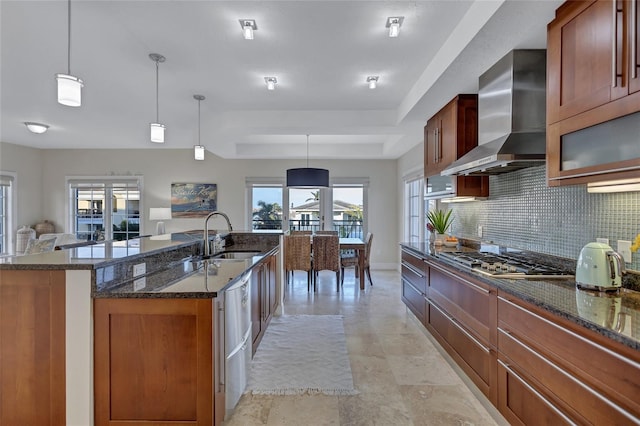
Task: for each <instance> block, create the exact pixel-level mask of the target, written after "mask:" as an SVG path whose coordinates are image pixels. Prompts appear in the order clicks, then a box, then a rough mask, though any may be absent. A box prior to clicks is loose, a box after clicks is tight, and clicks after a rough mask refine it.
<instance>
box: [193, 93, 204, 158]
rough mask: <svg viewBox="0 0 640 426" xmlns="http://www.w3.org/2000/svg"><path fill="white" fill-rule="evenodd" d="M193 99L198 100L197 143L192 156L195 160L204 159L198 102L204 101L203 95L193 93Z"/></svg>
mask: <svg viewBox="0 0 640 426" xmlns="http://www.w3.org/2000/svg"><path fill="white" fill-rule="evenodd" d="M193 99H195V100H197V101H198V145H196V146H194V147H193V158H195V159H196V160H199V161H202V160H204V146H202V145H201V144H200V102H201V101H204V99H205V98H204V96H203V95H193Z"/></svg>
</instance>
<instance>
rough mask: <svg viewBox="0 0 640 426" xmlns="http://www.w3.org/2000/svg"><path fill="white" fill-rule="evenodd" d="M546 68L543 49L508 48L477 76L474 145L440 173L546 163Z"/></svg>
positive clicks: (500, 169) (475, 172)
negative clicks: (476, 116) (476, 133)
mask: <svg viewBox="0 0 640 426" xmlns="http://www.w3.org/2000/svg"><path fill="white" fill-rule="evenodd" d="M546 68H547V60H546V50H544V49H523V50H512V51H511V52H509V53H508V54H507V55H506V56H504V57H503V58H502V59H500V60H499V61H498V62H497V63H496V64H495V65H494V66H492V67H491V68H489V70H487V71H486V72H485V73H484V74H482V75H481V76H480V79H479V90H478V146H477V147H476V148H474V149H472V150H471V151H469V152H468V153H467V154H465V155H463V156H462V157H460V158H459V159H458V160H456V161H455V162H453V163H452V164H451V165H450V166H449V167H447V168H446V169H445V170H444V171H443V172H442V175H444V176H450V175H471V176H476V175H477V176H484V175H496V174H501V173H506V172H510V171H513V170H517V169H522V168H525V167H533V166H540V165H543V164H544V163H545V159H546V155H545V151H546V133H545V132H546Z"/></svg>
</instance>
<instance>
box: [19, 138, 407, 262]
mask: <svg viewBox="0 0 640 426" xmlns="http://www.w3.org/2000/svg"><path fill="white" fill-rule="evenodd" d="M41 157H42V171H43V172H42V175H41V176H42V177H41V182H42V186H41V189H40V190H39V191H38V193H39V194H40V196H35V195H34V196H35V197H36V198H39V199H41V200H42V205H43V206H44V207H43V208H42V213H41V214H39V215H36V217H35V218H36V219H37V220H40V219H43V218H45V219H49V220H52V221H53V222H54V223H55V225H56V230H57V231H62V230H66V229H65V227H66V218H65V211H66V208H67V207H66V196H67V194H66V189H65V177H67V176H106V175H111V174H115V175H127V174H131V175H141V176H143V179H144V188H143V200H141V209H142V210H143V211H145V212H147V211H148V209H149V207H169V206H170V197H171V183H178V182H194V183H216V184H217V185H218V209H219V210H221V211H224V212H225V213H227V214H228V215H229V217H230V218H231V223H232V224H233V225H234V228H235V229H238V230H240V229H242V228H244V227H245V225H244V224H245V218H246V211H247V206H246V205H245V203H246V201H245V200H246V197H245V178H246V177H279V178H284V175H285V170H286V169H287V168H291V167H299V166H300V164H301V163H300V160H224V159H222V158H220V157H217V156H215V155H213V154H211V153H209V152H207V154H206V160H205V161H194V160H193V151H192V150H190V149H189V150H184V149H144V150H106V149H105V150H43V151H42V153H41ZM313 165H314V166H322V167H325V168H328V169H329V172H330V176H331V177H332V178H338V177H369V179H370V189H369V230H370V231H371V232H373V233H374V235H375V239H374V244H373V247H372V256H371V262H372V264H373V265H372V267H374V268H380V267H383V268H395V267H396V264H397V247H398V242H399V239H398V238H399V237H398V234H397V226H395V224H397V223H398V220H399V219H398V209H397V208H396V203H395V201H396V199H397V198H396V189H397V183H396V176H397V171H396V165H397V162H396V161H395V160H360V161H354V160H348V161H347V160H315V161H314V164H313ZM19 172H20V171H19ZM21 174H22V173H20V175H21ZM19 179H20V177H19ZM42 215H44V216H43V217H41V216H42ZM37 220H36V221H37ZM218 220H220V221H222V219H221V218H216V219H215V221H218ZM34 223H35V221H34ZM211 225H212V226H213V227H214V228H215V227H223V226H224V221H222V222H221V223H217V222H212V223H211ZM165 226H166V230H167V232H174V231H184V230H189V229H202V228H203V223H202V219H179V220H177V219H176V220H168V221H165ZM154 229H155V223H153V222H150V221H144V222H143V223H142V229H141V230H142V232H144V233H153V232H154Z"/></svg>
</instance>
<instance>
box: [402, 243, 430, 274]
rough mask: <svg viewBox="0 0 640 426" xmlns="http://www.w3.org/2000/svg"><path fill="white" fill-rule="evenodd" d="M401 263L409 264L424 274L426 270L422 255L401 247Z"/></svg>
mask: <svg viewBox="0 0 640 426" xmlns="http://www.w3.org/2000/svg"><path fill="white" fill-rule="evenodd" d="M402 263H406V264H409V265H410V266H412V267H413V268H414V269H415V270H416V271H419V272H420V273H421V274H423V275H425V274H426V271H427V264H426V263H425V261H424V259H423V258H422V256H420V255H418V254H415V253H413V252H410V251H409V250H405V249H402Z"/></svg>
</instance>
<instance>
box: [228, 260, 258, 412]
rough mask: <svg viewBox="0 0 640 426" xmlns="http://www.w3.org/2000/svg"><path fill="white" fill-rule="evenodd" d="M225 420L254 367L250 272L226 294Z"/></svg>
mask: <svg viewBox="0 0 640 426" xmlns="http://www.w3.org/2000/svg"><path fill="white" fill-rule="evenodd" d="M224 323H225V324H224V348H225V349H224V357H225V358H224V359H225V363H224V385H225V388H224V389H225V418H228V417H229V416H230V415H231V414H232V413H233V409H234V408H235V406H236V404H237V403H238V401H239V400H240V397H241V396H242V394H243V393H244V390H245V388H246V387H247V383H248V381H249V368H250V365H251V343H252V339H251V272H248V273H247V274H245V275H244V276H243V277H242V278H241V279H240V280H239V281H238V282H237V283H235V284H233V285H232V286H231V287H229V288H228V289H227V290H226V291H225V292H224Z"/></svg>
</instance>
